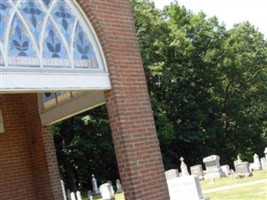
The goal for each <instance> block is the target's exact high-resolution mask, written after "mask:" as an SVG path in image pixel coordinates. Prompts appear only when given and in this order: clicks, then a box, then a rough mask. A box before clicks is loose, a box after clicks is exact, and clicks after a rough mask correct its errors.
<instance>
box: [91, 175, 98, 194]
mask: <svg viewBox="0 0 267 200" xmlns="http://www.w3.org/2000/svg"><path fill="white" fill-rule="evenodd" d="M92 188H93V195H96V194H99V193H100V192H99V189H98V186H97V180H96V178H95V175H94V174H92Z"/></svg>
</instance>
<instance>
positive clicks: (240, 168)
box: [235, 162, 252, 177]
mask: <svg viewBox="0 0 267 200" xmlns="http://www.w3.org/2000/svg"><path fill="white" fill-rule="evenodd" d="M235 176H236V177H248V176H252V173H251V172H250V170H249V163H248V162H241V163H236V164H235Z"/></svg>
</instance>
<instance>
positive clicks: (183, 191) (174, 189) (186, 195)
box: [167, 176, 204, 200]
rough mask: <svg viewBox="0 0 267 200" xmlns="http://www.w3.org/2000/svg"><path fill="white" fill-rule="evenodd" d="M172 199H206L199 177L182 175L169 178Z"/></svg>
mask: <svg viewBox="0 0 267 200" xmlns="http://www.w3.org/2000/svg"><path fill="white" fill-rule="evenodd" d="M167 185H168V190H169V195H170V200H204V198H203V195H202V190H201V187H200V183H199V179H198V177H196V176H182V177H178V178H172V179H169V180H167Z"/></svg>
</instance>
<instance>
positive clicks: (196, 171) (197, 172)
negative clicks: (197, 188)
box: [190, 165, 204, 180]
mask: <svg viewBox="0 0 267 200" xmlns="http://www.w3.org/2000/svg"><path fill="white" fill-rule="evenodd" d="M190 171H191V175H194V176H197V177H198V178H199V179H200V180H203V179H204V173H203V168H202V165H194V166H192V167H190Z"/></svg>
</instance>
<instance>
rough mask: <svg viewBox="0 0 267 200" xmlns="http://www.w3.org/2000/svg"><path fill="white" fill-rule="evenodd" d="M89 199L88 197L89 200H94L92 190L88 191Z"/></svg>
mask: <svg viewBox="0 0 267 200" xmlns="http://www.w3.org/2000/svg"><path fill="white" fill-rule="evenodd" d="M87 197H88V200H93V194H92V191H91V190H88V191H87Z"/></svg>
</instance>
